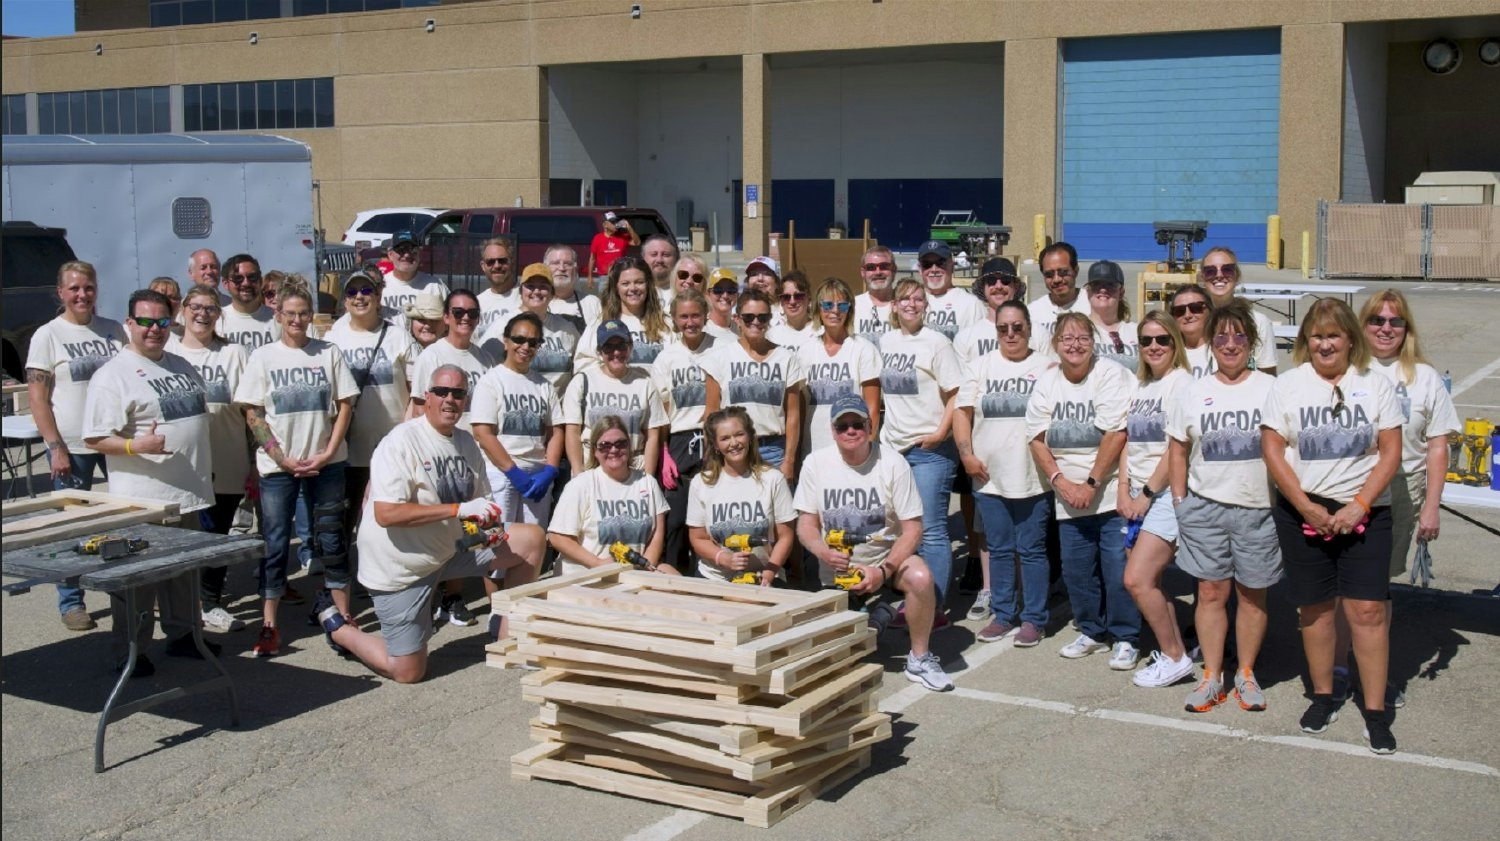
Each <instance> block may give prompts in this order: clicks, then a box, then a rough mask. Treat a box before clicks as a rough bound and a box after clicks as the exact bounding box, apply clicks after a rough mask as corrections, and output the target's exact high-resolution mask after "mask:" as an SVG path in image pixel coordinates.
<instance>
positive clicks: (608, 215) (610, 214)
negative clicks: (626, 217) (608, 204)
mask: <svg viewBox="0 0 1500 841" xmlns="http://www.w3.org/2000/svg"><path fill="white" fill-rule="evenodd" d="M604 221H606V222H618V221H620V217H618V216H616V215H615V212H614V211H613V210H606V211H604Z"/></svg>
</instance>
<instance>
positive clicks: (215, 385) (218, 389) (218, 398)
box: [203, 380, 230, 406]
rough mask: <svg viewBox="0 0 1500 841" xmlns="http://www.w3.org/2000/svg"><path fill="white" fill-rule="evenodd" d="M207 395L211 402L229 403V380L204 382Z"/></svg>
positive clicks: (219, 404) (218, 404) (220, 404)
mask: <svg viewBox="0 0 1500 841" xmlns="http://www.w3.org/2000/svg"><path fill="white" fill-rule="evenodd" d="M203 385H204V393H205V397H206V399H207V400H208V402H209V403H212V404H214V405H217V406H224V405H228V403H229V397H230V395H229V381H228V380H206V381H205V382H204V383H203Z"/></svg>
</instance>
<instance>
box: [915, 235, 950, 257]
mask: <svg viewBox="0 0 1500 841" xmlns="http://www.w3.org/2000/svg"><path fill="white" fill-rule="evenodd" d="M928 254H934V255H937V256H938V257H941V258H943V259H944V260H952V259H953V249H952V248H951V247H950V246H949V245H948V243H946V242H943V241H942V240H939V239H930V240H928V241H926V242H924V243H922V247H921V248H918V249H917V259H918V260H920V259H922V258H923V257H926V256H927V255H928Z"/></svg>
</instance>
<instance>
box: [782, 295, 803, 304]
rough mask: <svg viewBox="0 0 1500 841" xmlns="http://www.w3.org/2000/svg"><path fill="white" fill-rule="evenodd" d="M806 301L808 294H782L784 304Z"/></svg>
mask: <svg viewBox="0 0 1500 841" xmlns="http://www.w3.org/2000/svg"><path fill="white" fill-rule="evenodd" d="M806 300H807V293H806V292H785V293H782V296H781V302H782V303H783V304H790V303H793V302H795V301H806Z"/></svg>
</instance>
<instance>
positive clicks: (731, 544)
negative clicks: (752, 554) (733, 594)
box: [724, 534, 766, 584]
mask: <svg viewBox="0 0 1500 841" xmlns="http://www.w3.org/2000/svg"><path fill="white" fill-rule="evenodd" d="M764 545H766V542H765V541H764V540H762V539H761V538H759V537H753V536H751V535H748V534H731V535H730V536H728V537H726V538H724V548H725V549H728V550H729V551H731V552H749V551H750V550H751V549H754V548H756V547H758V546H764ZM729 580H730V581H731V582H732V583H735V584H759V583H760V573H758V572H756V571H755V570H750V569H747V570H745V571H744V572H742V573H740V574H739V575H736V576H735V577H733V578H731V579H729Z"/></svg>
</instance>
